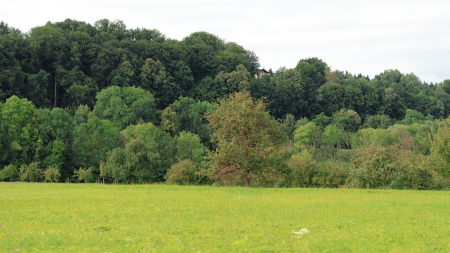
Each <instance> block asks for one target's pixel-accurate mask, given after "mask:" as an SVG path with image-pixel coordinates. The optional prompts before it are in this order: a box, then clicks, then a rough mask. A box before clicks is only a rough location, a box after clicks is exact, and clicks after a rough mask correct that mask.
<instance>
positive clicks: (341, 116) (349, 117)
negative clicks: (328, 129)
mask: <svg viewBox="0 0 450 253" xmlns="http://www.w3.org/2000/svg"><path fill="white" fill-rule="evenodd" d="M333 123H334V124H336V125H337V126H339V127H341V128H342V129H344V130H345V131H349V132H353V133H354V132H356V131H358V129H359V127H360V125H361V117H359V115H358V113H357V112H355V111H353V110H346V109H341V110H339V111H337V112H335V113H334V114H333Z"/></svg>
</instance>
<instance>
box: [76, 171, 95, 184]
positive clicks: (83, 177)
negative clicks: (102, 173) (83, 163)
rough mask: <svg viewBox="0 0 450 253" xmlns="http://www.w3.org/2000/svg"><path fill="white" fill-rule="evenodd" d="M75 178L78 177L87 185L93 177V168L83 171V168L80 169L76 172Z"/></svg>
mask: <svg viewBox="0 0 450 253" xmlns="http://www.w3.org/2000/svg"><path fill="white" fill-rule="evenodd" d="M74 173H75V176H77V177H78V180H80V181H81V180H83V181H84V183H87V181H89V180H90V179H91V177H92V168H89V169H83V168H79V169H78V170H75V171H74Z"/></svg>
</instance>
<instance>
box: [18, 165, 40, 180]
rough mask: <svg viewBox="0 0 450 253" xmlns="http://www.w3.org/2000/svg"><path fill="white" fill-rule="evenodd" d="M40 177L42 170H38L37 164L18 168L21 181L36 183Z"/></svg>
mask: <svg viewBox="0 0 450 253" xmlns="http://www.w3.org/2000/svg"><path fill="white" fill-rule="evenodd" d="M42 176H43V175H42V170H40V169H39V167H38V163H35V162H32V163H30V164H28V165H26V164H22V165H21V166H20V168H19V178H20V180H21V181H27V182H37V181H39V180H40V179H41V178H42Z"/></svg>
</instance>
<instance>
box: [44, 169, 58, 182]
mask: <svg viewBox="0 0 450 253" xmlns="http://www.w3.org/2000/svg"><path fill="white" fill-rule="evenodd" d="M44 177H45V182H47V181H50V183H53V181H55V182H57V183H58V180H59V178H60V177H61V173H59V169H58V168H56V167H51V168H48V169H46V170H45V171H44Z"/></svg>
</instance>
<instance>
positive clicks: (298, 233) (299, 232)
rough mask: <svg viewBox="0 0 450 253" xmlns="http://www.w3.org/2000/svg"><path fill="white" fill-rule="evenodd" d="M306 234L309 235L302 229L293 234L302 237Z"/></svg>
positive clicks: (305, 229) (306, 230)
mask: <svg viewBox="0 0 450 253" xmlns="http://www.w3.org/2000/svg"><path fill="white" fill-rule="evenodd" d="M306 233H309V230H308V229H307V228H302V229H300V230H299V231H296V232H294V234H296V235H303V234H306Z"/></svg>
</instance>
